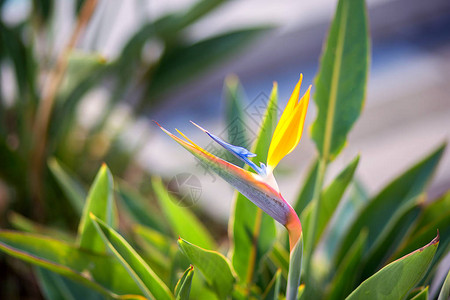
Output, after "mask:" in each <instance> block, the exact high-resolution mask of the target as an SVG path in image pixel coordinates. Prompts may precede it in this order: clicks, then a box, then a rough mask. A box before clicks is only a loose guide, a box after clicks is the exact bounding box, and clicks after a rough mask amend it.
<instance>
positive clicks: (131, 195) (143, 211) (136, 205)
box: [117, 182, 169, 233]
mask: <svg viewBox="0 0 450 300" xmlns="http://www.w3.org/2000/svg"><path fill="white" fill-rule="evenodd" d="M117 194H118V195H119V197H120V199H121V200H122V201H121V203H123V206H124V208H125V209H126V210H127V211H128V213H129V214H130V216H131V217H132V218H133V219H134V220H135V221H136V222H137V223H139V224H142V225H145V226H147V227H150V228H153V229H156V230H158V231H160V232H163V233H168V232H169V230H168V229H167V224H165V221H164V220H163V217H162V216H161V215H160V214H156V213H154V211H153V208H152V207H151V206H150V205H148V202H149V201H148V200H147V199H145V198H144V197H143V196H142V195H140V194H139V193H138V192H137V191H135V190H133V189H132V188H130V187H128V186H126V185H125V183H120V182H119V184H118V187H117Z"/></svg>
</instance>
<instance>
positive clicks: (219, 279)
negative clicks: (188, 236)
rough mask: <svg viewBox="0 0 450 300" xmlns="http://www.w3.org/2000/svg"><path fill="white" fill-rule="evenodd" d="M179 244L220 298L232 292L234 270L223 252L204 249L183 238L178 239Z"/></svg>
mask: <svg viewBox="0 0 450 300" xmlns="http://www.w3.org/2000/svg"><path fill="white" fill-rule="evenodd" d="M178 246H179V247H180V249H181V251H182V252H183V253H184V254H185V255H186V256H187V257H188V258H189V260H190V261H191V262H192V264H193V265H194V266H196V267H197V269H199V270H200V272H202V274H203V276H204V277H205V280H206V282H207V283H208V284H209V285H210V287H211V288H212V289H213V290H214V291H215V292H216V294H217V296H219V298H220V299H225V298H226V297H227V296H228V295H230V294H231V290H232V289H233V284H234V282H235V278H234V271H233V269H232V268H231V265H230V263H229V262H228V260H227V259H226V258H225V257H224V256H223V255H222V254H220V253H218V252H216V251H210V250H206V249H202V248H200V247H198V246H195V245H193V244H191V243H189V242H187V241H185V240H183V239H182V238H179V239H178Z"/></svg>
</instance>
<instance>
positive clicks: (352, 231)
mask: <svg viewBox="0 0 450 300" xmlns="http://www.w3.org/2000/svg"><path fill="white" fill-rule="evenodd" d="M444 148H445V147H444V146H441V147H439V148H438V149H437V150H435V151H434V152H433V153H431V154H430V155H428V156H427V157H425V158H424V159H423V160H422V161H420V162H419V163H417V164H416V165H415V166H413V167H412V168H411V169H409V170H407V171H406V172H405V173H403V174H402V175H400V176H399V177H397V178H396V179H395V180H394V181H392V182H391V183H390V184H389V185H388V186H386V187H385V188H384V189H383V190H382V191H381V192H380V193H379V194H378V195H376V196H375V197H374V198H372V199H371V200H370V201H369V202H368V203H367V205H366V206H365V207H364V208H363V209H362V210H361V211H360V212H359V214H358V216H357V217H356V218H355V219H354V220H353V222H352V224H351V225H350V227H349V230H348V231H347V232H346V235H345V237H343V239H342V241H341V244H340V246H339V248H338V251H337V252H336V254H335V262H339V261H341V260H342V258H343V256H344V255H345V253H347V251H348V249H349V248H350V246H351V244H352V243H353V240H354V238H355V236H357V235H358V233H359V232H360V231H361V230H362V228H364V227H366V228H367V229H368V234H369V235H368V238H367V249H370V248H371V247H372V246H373V244H374V243H375V241H376V239H377V238H378V237H379V235H380V234H381V233H382V232H383V230H384V229H385V228H386V226H387V225H388V224H389V222H390V220H391V219H392V217H393V216H394V215H395V213H396V212H397V210H398V209H399V208H400V207H401V206H402V205H403V204H405V203H408V202H414V201H415V198H416V197H417V196H418V195H420V194H421V193H422V191H423V190H424V188H425V186H426V185H427V183H428V182H429V181H430V178H431V176H432V175H433V173H434V170H435V169H436V167H437V164H438V162H439V159H440V158H441V156H442V153H443V151H444Z"/></svg>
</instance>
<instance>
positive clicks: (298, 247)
mask: <svg viewBox="0 0 450 300" xmlns="http://www.w3.org/2000/svg"><path fill="white" fill-rule="evenodd" d="M302 257H303V235H300V239H299V240H298V241H297V243H296V244H295V246H294V248H292V250H291V254H290V257H289V272H288V282H287V287H286V300H296V299H297V295H298V289H299V286H300V275H301V273H302Z"/></svg>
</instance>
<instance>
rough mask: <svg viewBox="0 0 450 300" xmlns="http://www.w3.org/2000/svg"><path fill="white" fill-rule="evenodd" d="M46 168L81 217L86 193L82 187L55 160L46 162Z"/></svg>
mask: <svg viewBox="0 0 450 300" xmlns="http://www.w3.org/2000/svg"><path fill="white" fill-rule="evenodd" d="M48 167H49V169H50V171H51V172H52V174H53V177H54V178H55V179H56V181H57V182H58V184H59V186H60V187H61V189H62V190H63V191H64V193H65V195H66V197H67V199H68V200H69V201H70V203H71V204H72V206H73V208H74V209H75V210H76V212H77V213H78V214H79V215H80V216H81V214H82V212H83V206H84V201H85V199H86V191H85V189H84V188H83V186H82V185H81V184H80V183H79V182H78V181H77V180H76V179H75V178H74V176H73V175H72V174H70V173H69V172H68V171H67V170H65V168H64V167H63V166H62V165H61V164H60V163H59V161H58V160H57V159H56V158H52V159H50V160H49V161H48Z"/></svg>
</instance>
